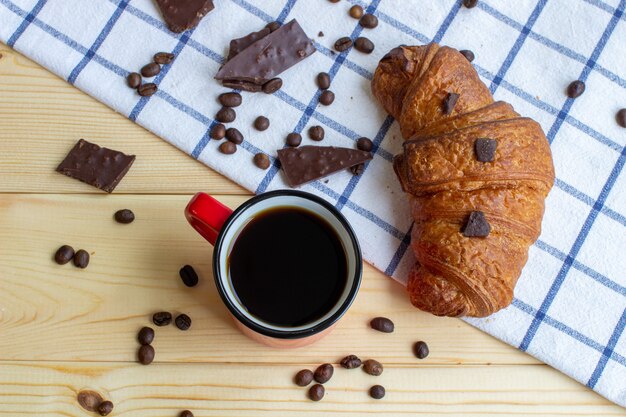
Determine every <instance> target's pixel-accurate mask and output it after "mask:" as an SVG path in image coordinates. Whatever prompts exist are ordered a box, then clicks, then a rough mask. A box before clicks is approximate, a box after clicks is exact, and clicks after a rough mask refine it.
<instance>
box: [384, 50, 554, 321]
mask: <svg viewBox="0 0 626 417" xmlns="http://www.w3.org/2000/svg"><path fill="white" fill-rule="evenodd" d="M372 92H373V94H374V96H375V97H376V98H377V99H378V100H379V101H380V102H381V103H382V105H383V107H384V108H385V110H386V111H387V112H388V113H390V114H391V115H392V116H393V117H394V118H395V119H396V120H397V121H398V123H399V125H400V130H401V132H402V136H403V138H404V140H405V141H404V143H403V148H404V149H403V152H402V153H401V154H399V155H396V156H395V157H394V160H393V166H394V170H395V172H396V175H397V177H398V179H399V181H400V183H401V185H402V189H403V191H404V192H405V193H407V195H408V198H409V204H410V208H411V214H412V217H413V219H414V225H413V228H412V231H411V248H412V250H413V252H414V253H415V257H416V260H417V262H416V263H415V265H414V266H413V268H412V270H411V271H410V273H409V277H408V283H407V290H408V292H409V295H410V299H411V302H412V304H413V305H415V306H416V307H417V308H419V309H422V310H424V311H428V312H431V313H433V314H435V315H438V316H473V317H485V316H488V315H490V314H492V313H494V312H496V311H498V310H500V309H502V308H504V307H506V306H508V305H509V304H510V303H511V301H512V299H513V289H514V287H515V284H516V283H517V280H518V278H519V276H520V274H521V271H522V268H523V267H524V264H525V263H526V260H527V258H528V249H529V247H530V245H531V244H533V243H534V242H535V240H537V238H538V237H539V233H540V232H541V220H542V217H543V212H544V200H545V198H546V196H547V195H548V192H549V191H550V189H551V188H552V185H553V183H554V166H553V163H552V155H551V152H550V146H549V144H548V141H547V139H546V136H545V135H544V133H543V131H542V129H541V127H540V126H539V124H538V123H537V122H535V121H534V120H532V119H529V118H526V117H521V116H520V115H519V114H517V113H516V112H515V111H514V110H513V107H512V106H511V105H510V104H508V103H505V102H502V101H498V102H494V100H493V97H492V95H491V93H490V92H489V89H488V88H487V87H486V86H485V84H483V83H482V82H481V80H480V79H479V77H478V74H477V73H476V71H475V70H474V68H473V66H472V65H471V63H470V62H469V61H468V60H467V59H466V58H465V57H464V56H463V55H462V54H461V53H459V52H458V51H457V50H455V49H453V48H449V47H446V46H439V45H437V44H436V43H431V44H429V45H426V46H399V47H397V48H395V49H393V50H391V51H390V52H389V53H388V54H387V55H385V56H384V57H383V58H382V60H381V61H380V63H379V65H378V67H377V69H376V73H375V75H374V78H373V80H372Z"/></svg>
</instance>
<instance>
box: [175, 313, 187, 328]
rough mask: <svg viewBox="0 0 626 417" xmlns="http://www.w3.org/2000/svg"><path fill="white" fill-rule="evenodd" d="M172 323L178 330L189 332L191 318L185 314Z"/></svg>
mask: <svg viewBox="0 0 626 417" xmlns="http://www.w3.org/2000/svg"><path fill="white" fill-rule="evenodd" d="M174 321H175V323H176V327H178V328H179V329H180V330H189V328H190V327H191V317H189V316H188V315H186V314H179V315H178V316H177V317H176V320H174Z"/></svg>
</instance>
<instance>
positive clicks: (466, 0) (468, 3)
mask: <svg viewBox="0 0 626 417" xmlns="http://www.w3.org/2000/svg"><path fill="white" fill-rule="evenodd" d="M477 4H478V0H463V6H465V7H467V8H468V9H471V8H472V7H476V5H477Z"/></svg>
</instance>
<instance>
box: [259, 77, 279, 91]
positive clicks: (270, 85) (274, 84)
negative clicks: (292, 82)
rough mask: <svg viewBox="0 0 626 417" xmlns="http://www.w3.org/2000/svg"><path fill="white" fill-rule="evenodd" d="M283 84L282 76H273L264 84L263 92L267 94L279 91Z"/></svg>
mask: <svg viewBox="0 0 626 417" xmlns="http://www.w3.org/2000/svg"><path fill="white" fill-rule="evenodd" d="M282 86H283V80H282V79H280V78H272V79H271V80H269V81H268V82H266V83H265V84H263V92H264V93H265V94H272V93H275V92H277V91H278V90H280V89H281V87H282Z"/></svg>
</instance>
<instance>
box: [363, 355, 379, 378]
mask: <svg viewBox="0 0 626 417" xmlns="http://www.w3.org/2000/svg"><path fill="white" fill-rule="evenodd" d="M363 370H364V371H365V373H366V374H370V375H374V376H378V375H380V374H382V373H383V365H382V364H381V363H380V362H378V361H376V360H374V359H368V360H366V361H365V362H363Z"/></svg>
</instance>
